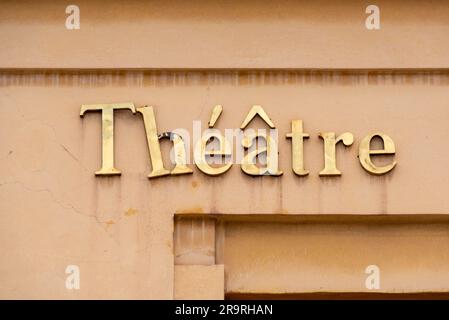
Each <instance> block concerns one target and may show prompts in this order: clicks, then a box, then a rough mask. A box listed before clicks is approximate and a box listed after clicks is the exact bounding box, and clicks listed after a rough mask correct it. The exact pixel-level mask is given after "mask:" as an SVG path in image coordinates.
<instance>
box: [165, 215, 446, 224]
mask: <svg viewBox="0 0 449 320" xmlns="http://www.w3.org/2000/svg"><path fill="white" fill-rule="evenodd" d="M183 218H210V219H215V220H217V222H267V223H295V222H296V223H314V224H317V223H326V224H338V223H362V224H364V223H375V224H435V223H449V214H282V213H279V214H276V213H274V214H269V213H266V214H265V213H264V214H217V213H193V212H192V213H175V215H174V219H183Z"/></svg>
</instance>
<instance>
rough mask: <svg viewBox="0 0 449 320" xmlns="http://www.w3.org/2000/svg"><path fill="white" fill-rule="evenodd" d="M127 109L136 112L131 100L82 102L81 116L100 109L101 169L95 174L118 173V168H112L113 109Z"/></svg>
mask: <svg viewBox="0 0 449 320" xmlns="http://www.w3.org/2000/svg"><path fill="white" fill-rule="evenodd" d="M115 109H129V110H131V111H132V112H133V113H136V108H135V107H134V104H133V103H131V102H125V103H111V104H88V105H86V104H83V105H82V106H81V111H80V116H81V117H83V116H84V113H85V112H86V111H97V110H101V125H102V129H101V131H102V165H101V169H100V170H98V171H97V172H95V174H96V175H106V176H108V175H120V174H121V172H120V170H118V169H116V168H114V110H115Z"/></svg>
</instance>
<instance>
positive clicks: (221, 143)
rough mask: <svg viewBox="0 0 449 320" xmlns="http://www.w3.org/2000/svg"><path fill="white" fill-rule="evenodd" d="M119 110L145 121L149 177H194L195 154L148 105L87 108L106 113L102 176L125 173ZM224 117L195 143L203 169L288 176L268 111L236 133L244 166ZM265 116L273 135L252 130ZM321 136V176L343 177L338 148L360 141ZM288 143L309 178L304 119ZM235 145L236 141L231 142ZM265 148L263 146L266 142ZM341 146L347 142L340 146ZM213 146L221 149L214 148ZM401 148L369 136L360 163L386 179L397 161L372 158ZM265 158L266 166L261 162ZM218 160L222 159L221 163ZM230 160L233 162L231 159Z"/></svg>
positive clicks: (295, 123)
mask: <svg viewBox="0 0 449 320" xmlns="http://www.w3.org/2000/svg"><path fill="white" fill-rule="evenodd" d="M119 109H125V110H130V111H131V112H133V113H134V114H136V113H139V114H140V115H141V116H142V119H143V122H144V126H145V133H146V138H147V143H148V152H149V157H150V161H151V165H152V171H151V173H150V174H149V175H148V177H149V178H156V177H162V176H167V175H182V174H190V173H192V172H193V171H192V169H191V168H190V167H189V164H188V161H187V155H188V154H189V150H188V148H187V144H186V141H185V140H186V139H184V138H183V136H182V135H181V134H179V133H176V132H175V131H172V132H163V133H158V130H157V126H156V119H155V115H154V110H153V107H151V106H143V107H139V108H136V107H135V106H134V104H133V103H112V104H93V105H82V106H81V111H80V116H81V117H83V116H84V115H85V113H86V112H88V111H98V112H101V113H102V165H101V168H100V170H98V171H97V172H95V174H96V175H100V176H101V175H120V173H121V172H120V170H118V169H116V168H115V167H114V111H115V110H119ZM222 112H223V107H222V106H221V105H216V106H215V107H214V108H213V109H212V113H211V117H210V121H209V129H207V130H205V131H204V132H202V133H201V135H200V138H199V139H197V141H196V142H194V143H193V155H194V157H193V160H194V161H193V162H194V164H195V165H196V166H197V168H198V169H199V170H200V171H201V172H203V173H205V174H207V175H211V176H217V175H221V174H224V173H225V172H227V171H228V170H229V169H230V168H231V167H232V165H234V164H239V165H240V167H241V170H242V171H243V172H244V173H246V174H248V175H250V176H264V175H269V176H280V175H282V174H283V172H282V171H281V170H279V167H278V156H279V153H278V140H277V129H275V125H274V123H273V121H272V120H271V119H270V117H269V116H268V114H267V113H266V112H265V110H264V109H263V108H262V107H261V106H259V105H254V106H252V107H251V109H250V110H249V112H248V114H247V115H246V117H245V118H244V120H243V122H242V124H241V126H240V129H236V130H233V131H232V132H234V134H235V135H236V136H238V137H240V139H237V140H238V145H237V147H239V148H237V149H238V150H242V153H241V157H240V158H239V160H238V161H229V157H231V156H232V152H233V148H232V141H233V139H232V137H231V139H229V135H227V134H225V135H223V134H222V133H221V132H220V131H219V130H216V129H212V128H213V127H214V125H215V123H216V121H217V120H218V119H219V117H220V115H221V114H222ZM256 116H258V117H260V118H261V119H262V120H263V121H264V122H265V123H266V124H267V126H268V127H269V128H270V129H269V131H270V133H269V134H267V133H266V130H263V131H261V130H256V131H255V130H253V129H250V128H247V126H248V124H249V123H250V122H251V120H252V119H253V118H254V117H256ZM319 137H320V138H321V139H322V141H323V158H324V168H323V169H322V170H321V171H320V172H319V175H320V176H340V175H341V172H340V170H338V168H337V159H336V152H335V150H336V147H337V146H338V145H343V146H346V147H349V146H351V145H352V144H353V142H354V136H353V134H352V133H350V132H344V133H340V134H337V133H335V132H321V133H319ZM286 138H287V139H290V140H291V154H292V170H293V172H294V173H295V174H296V175H298V176H306V175H308V174H309V171H308V170H307V169H306V168H305V164H304V141H305V139H307V138H309V134H307V133H305V132H304V130H303V122H302V120H292V122H291V132H289V133H287V134H286ZM374 138H377V139H380V140H381V142H382V147H381V148H380V149H372V148H371V141H372V139H374ZM162 139H170V141H172V142H173V145H172V150H173V155H174V159H173V161H172V162H173V165H174V166H173V168H172V169H171V170H169V169H167V167H166V164H164V161H163V159H162V153H161V147H160V140H162ZM230 140H232V141H230ZM261 140H262V141H263V142H264V143H263V145H260V143H259V142H260V141H261ZM340 142H341V143H340ZM211 145H213V146H215V148H210V146H211ZM394 154H395V145H394V142H393V140H392V139H391V138H390V137H389V136H388V135H386V134H384V133H381V132H375V133H370V134H368V135H366V136H365V137H364V138H363V139H362V140H361V141H360V143H359V146H358V159H359V162H360V165H361V166H362V168H363V169H364V170H366V171H367V172H369V173H371V174H375V175H382V174H386V173H388V172H390V171H391V170H393V168H394V167H395V166H396V161H391V162H389V163H388V164H386V165H382V166H379V165H375V164H374V163H373V161H372V157H373V156H376V155H394ZM261 158H264V160H265V161H263V163H261ZM217 159H219V160H222V161H221V162H220V161H218V162H217ZM226 159H228V160H226Z"/></svg>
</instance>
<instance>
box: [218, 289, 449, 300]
mask: <svg viewBox="0 0 449 320" xmlns="http://www.w3.org/2000/svg"><path fill="white" fill-rule="evenodd" d="M225 299H226V300H329V299H331V300H353V299H356V300H358V299H361V300H416V299H419V300H422V299H425V300H427V299H429V300H432V299H442V300H448V299H449V292H433V291H424V292H414V291H411V292H400V293H397V292H394V293H393V292H304V293H278V294H273V293H240V292H229V293H226V294H225Z"/></svg>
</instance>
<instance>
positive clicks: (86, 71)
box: [0, 67, 449, 75]
mask: <svg viewBox="0 0 449 320" xmlns="http://www.w3.org/2000/svg"><path fill="white" fill-rule="evenodd" d="M142 72H143V73H159V72H160V73H164V72H170V73H178V72H179V73H182V72H192V73H242V74H247V73H269V72H294V73H303V74H320V73H338V74H398V75H400V74H449V68H2V67H0V73H2V74H35V73H41V74H42V73H43V74H47V73H50V74H52V73H66V74H80V73H81V74H91V73H100V74H109V73H114V74H120V73H123V74H125V73H142Z"/></svg>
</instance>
